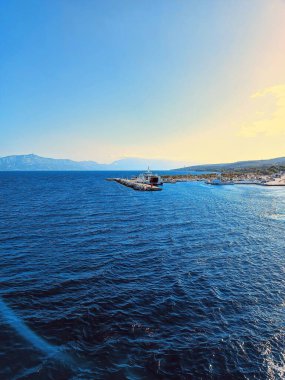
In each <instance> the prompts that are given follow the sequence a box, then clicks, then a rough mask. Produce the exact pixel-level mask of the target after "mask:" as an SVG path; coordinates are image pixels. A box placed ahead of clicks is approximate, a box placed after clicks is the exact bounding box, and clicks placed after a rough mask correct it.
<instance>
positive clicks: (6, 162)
mask: <svg viewBox="0 0 285 380" xmlns="http://www.w3.org/2000/svg"><path fill="white" fill-rule="evenodd" d="M148 166H150V167H151V168H153V169H156V170H157V169H160V170H168V169H173V168H175V167H177V166H178V163H177V162H173V161H167V160H157V159H145V158H134V157H132V158H122V159H120V160H117V161H114V162H113V163H111V164H99V163H97V162H95V161H73V160H69V159H63V158H61V159H56V158H48V157H41V156H38V155H36V154H34V153H30V154H23V155H13V156H6V157H2V158H1V157H0V171H48V170H49V171H64V170H77V171H79V170H94V171H95V170H145V169H146V168H147V167H148Z"/></svg>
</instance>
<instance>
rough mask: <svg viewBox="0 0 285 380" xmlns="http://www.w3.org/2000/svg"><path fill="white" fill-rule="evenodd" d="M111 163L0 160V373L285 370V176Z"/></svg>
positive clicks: (221, 375) (138, 375)
mask: <svg viewBox="0 0 285 380" xmlns="http://www.w3.org/2000/svg"><path fill="white" fill-rule="evenodd" d="M130 174H131V173H120V175H121V176H129V175H130ZM110 176H118V173H110V172H109V173H106V172H105V173H104V172H45V173H44V172H38V173H29V172H22V173H20V172H18V173H16V172H15V173H0V249H1V252H0V285H1V287H0V379H1V380H2V379H3V380H5V379H25V380H27V379H29V380H30V379H32V380H33V379H43V380H46V379H60V380H62V379H73V380H75V379H84V380H88V379H108V380H109V379H110V380H111V379H112V380H113V379H115V380H116V379H130V380H137V379H150V380H151V379H261V380H262V379H274V380H275V379H284V378H285V273H284V272H285V239H284V237H285V188H269V187H259V186H246V185H244V186H243V185H240V186H208V185H205V184H203V183H198V182H197V183H177V184H165V185H164V188H163V191H161V192H136V191H133V190H132V189H129V188H126V187H123V186H121V185H119V184H117V183H114V182H107V181H105V180H104V178H106V177H110Z"/></svg>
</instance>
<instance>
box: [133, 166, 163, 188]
mask: <svg viewBox="0 0 285 380" xmlns="http://www.w3.org/2000/svg"><path fill="white" fill-rule="evenodd" d="M136 182H138V183H144V184H147V185H153V186H161V185H163V181H162V178H161V176H159V175H158V174H154V173H152V172H151V171H150V170H149V168H148V170H147V171H146V172H144V173H141V174H139V176H138V177H137V178H136Z"/></svg>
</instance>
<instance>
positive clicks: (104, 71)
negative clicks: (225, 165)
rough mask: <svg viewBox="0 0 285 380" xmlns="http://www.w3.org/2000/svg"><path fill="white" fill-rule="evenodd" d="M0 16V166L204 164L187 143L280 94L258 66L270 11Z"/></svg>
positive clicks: (269, 36) (242, 3) (7, 5)
mask: <svg viewBox="0 0 285 380" xmlns="http://www.w3.org/2000/svg"><path fill="white" fill-rule="evenodd" d="M269 3H271V5H270V4H269ZM272 4H273V5H272ZM0 5H1V10H0V12H1V13H0V36H1V37H0V44H1V45H0V49H1V60H0V101H1V103H0V128H1V130H0V155H1V156H3V155H8V154H22V153H37V154H42V155H49V156H53V157H69V158H75V159H95V160H97V161H101V162H106V161H111V160H112V159H115V158H119V157H122V156H136V155H137V156H140V157H142V156H144V155H145V156H151V157H156V158H168V159H174V160H175V159H179V160H185V161H203V160H209V159H211V156H209V157H208V156H207V155H205V156H203V155H199V154H198V152H196V153H195V152H194V153H193V154H192V151H193V149H192V148H191V145H192V144H194V143H195V141H196V140H197V138H198V137H197V136H198V135H199V134H201V133H202V134H203V133H204V132H205V136H207V134H208V133H210V132H209V131H211V128H212V130H213V129H214V128H216V126H217V125H218V124H221V123H222V124H227V125H228V124H229V113H233V112H236V108H237V107H241V106H244V107H245V110H244V112H245V113H246V112H249V111H248V110H247V107H248V106H247V105H244V104H243V103H244V102H246V100H247V99H248V98H250V96H251V95H252V93H255V92H257V91H261V90H262V89H263V88H267V87H271V86H274V85H280V84H282V83H284V75H283V74H284V70H283V72H282V68H281V66H280V67H279V66H278V67H275V66H274V65H273V64H272V62H271V61H270V62H268V61H266V62H265V63H266V64H267V68H268V65H269V68H268V69H267V73H268V72H269V71H270V73H271V71H272V73H271V74H270V75H267V74H266V68H265V67H263V64H262V63H261V64H260V62H262V58H263V54H264V51H265V50H266V51H267V52H268V54H271V55H274V54H275V52H276V54H277V55H278V51H277V50H278V45H277V46H275V47H274V46H273V47H272V46H271V45H272V41H273V39H274V41H275V42H276V38H275V34H276V35H277V32H278V31H279V34H280V33H281V32H282V30H283V31H284V27H283V29H280V25H282V22H281V21H282V20H281V16H282V13H281V12H283V11H284V3H283V1H282V0H270V1H267V0H252V1H247V0H239V1H236V0H215V1H214V0H188V1H175V0H171V1H170V0H157V1H153V0H152V1H149V0H142V1H134V0H130V1H123V0H121V1H118V0H116V1H108V0H107V1H103V0H102V1H95V0H94V1H91V0H88V1H87V0H80V1H78V0H57V1H55V0H37V1H32V0H25V1H20V0H17V1H15V0H6V1H3V0H0ZM280 13H281V14H280ZM283 21H284V19H283ZM279 24H280V25H279ZM274 25H275V26H274ZM278 27H279V29H278ZM278 38H279V40H278V41H279V42H278V41H277V42H278V43H280V44H281V42H282V41H283V40H282V41H281V40H280V38H281V37H280V36H279V37H278ZM283 48H284V46H283ZM268 49H269V50H268ZM274 57H275V55H274ZM282 63H283V62H282ZM271 65H273V66H272V67H271ZM271 68H272V70H271ZM273 69H274V70H273ZM258 70H261V72H260V73H259V72H258ZM262 70H263V71H262ZM225 116H226V117H225ZM235 116H236V114H234V115H233V117H235ZM237 118H238V115H237ZM245 121H246V122H247V120H245ZM245 121H244V120H242V122H245ZM195 139H196V140H195ZM198 140H199V139H198ZM200 140H201V139H200ZM200 140H199V141H200ZM179 141H181V145H180V143H179ZM201 141H202V140H201ZM185 142H187V144H188V145H185ZM195 145H196V144H195ZM187 146H189V149H187ZM248 152H250V150H249V149H248V150H247V151H246V152H244V155H245V154H248ZM144 153H145V154H144ZM225 158H226V157H225ZM229 158H230V157H229ZM233 158H234V157H233ZM242 158H245V157H242ZM249 158H250V157H249ZM220 159H221V160H222V159H223V157H221V158H220ZM213 160H214V161H217V160H218V158H217V159H216V157H215V156H214V152H213Z"/></svg>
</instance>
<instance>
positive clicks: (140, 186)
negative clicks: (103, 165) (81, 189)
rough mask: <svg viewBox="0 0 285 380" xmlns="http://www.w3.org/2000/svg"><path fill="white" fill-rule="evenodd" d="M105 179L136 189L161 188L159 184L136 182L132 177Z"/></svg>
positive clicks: (149, 189) (154, 189)
mask: <svg viewBox="0 0 285 380" xmlns="http://www.w3.org/2000/svg"><path fill="white" fill-rule="evenodd" d="M107 181H114V182H117V183H119V184H121V185H123V186H127V187H130V188H132V189H134V190H138V191H161V190H162V188H161V187H159V186H154V185H148V184H146V183H140V182H136V181H135V180H133V179H124V178H107Z"/></svg>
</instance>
